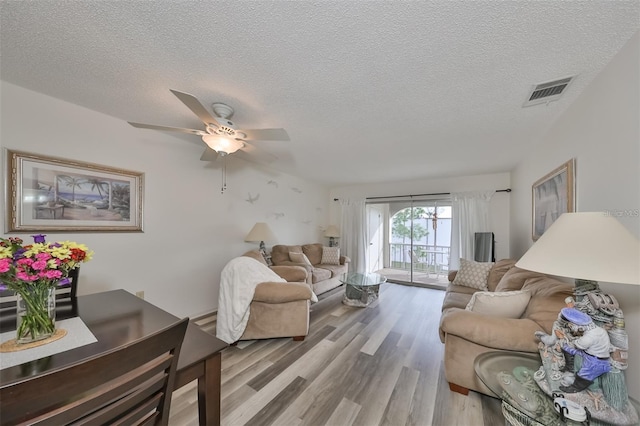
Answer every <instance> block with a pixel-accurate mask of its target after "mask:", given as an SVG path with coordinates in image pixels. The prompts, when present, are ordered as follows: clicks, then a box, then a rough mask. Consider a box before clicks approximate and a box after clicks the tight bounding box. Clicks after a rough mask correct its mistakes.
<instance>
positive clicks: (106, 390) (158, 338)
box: [0, 318, 189, 426]
mask: <svg viewBox="0 0 640 426" xmlns="http://www.w3.org/2000/svg"><path fill="white" fill-rule="evenodd" d="M188 321H189V319H188V318H185V319H183V320H181V321H179V322H176V323H174V324H172V325H171V326H169V327H166V328H164V329H163V330H160V331H158V332H156V333H154V334H152V335H150V336H147V337H145V338H144V339H141V340H138V341H135V342H133V343H130V344H127V345H124V346H121V347H119V348H116V349H113V350H111V351H109V352H105V353H104V354H101V355H98V356H94V357H91V358H88V359H85V360H83V361H80V362H77V363H75V364H71V365H69V366H66V367H63V368H60V369H57V370H53V371H47V372H44V373H42V374H41V375H38V376H35V377H32V378H25V379H23V380H22V381H19V382H16V383H12V384H8V385H6V386H5V385H2V386H1V387H0V404H1V405H0V411H1V412H2V414H1V419H2V424H3V425H5V424H7V425H10V424H30V425H32V424H36V425H56V426H59V425H67V424H71V423H73V424H86V425H104V424H127V425H166V424H167V423H168V419H169V408H170V405H171V394H172V392H173V386H174V380H175V375H176V366H177V363H178V355H179V354H180V348H181V346H182V341H183V340H184V335H185V332H186V330H187V325H188Z"/></svg>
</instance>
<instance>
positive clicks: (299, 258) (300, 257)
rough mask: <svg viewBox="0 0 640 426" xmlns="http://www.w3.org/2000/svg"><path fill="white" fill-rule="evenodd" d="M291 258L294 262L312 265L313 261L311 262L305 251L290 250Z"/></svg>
mask: <svg viewBox="0 0 640 426" xmlns="http://www.w3.org/2000/svg"><path fill="white" fill-rule="evenodd" d="M289 259H290V260H291V261H292V262H296V263H304V264H306V265H309V266H312V265H311V262H309V258H308V257H307V256H305V254H304V253H294V252H292V251H290V252H289Z"/></svg>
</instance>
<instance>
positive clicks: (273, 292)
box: [239, 250, 311, 340]
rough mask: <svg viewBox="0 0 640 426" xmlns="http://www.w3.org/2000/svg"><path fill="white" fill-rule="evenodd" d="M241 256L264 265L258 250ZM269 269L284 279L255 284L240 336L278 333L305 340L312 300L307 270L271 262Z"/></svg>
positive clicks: (263, 335) (266, 337) (270, 336)
mask: <svg viewBox="0 0 640 426" xmlns="http://www.w3.org/2000/svg"><path fill="white" fill-rule="evenodd" d="M243 256H248V257H251V258H253V259H255V260H257V261H258V262H260V263H262V264H263V265H265V266H267V262H265V260H264V258H263V257H262V254H260V252H259V251H258V250H252V251H249V252H247V253H245V254H244V255H243ZM271 269H272V270H273V271H274V272H275V273H276V274H278V275H280V276H281V277H282V278H284V279H285V280H287V282H285V283H283V282H264V283H260V284H258V285H257V286H256V289H255V293H254V295H253V300H252V301H251V304H250V305H249V321H248V322H247V327H246V328H245V330H244V333H243V334H242V336H241V337H240V339H239V340H253V339H272V338H278V337H293V340H304V337H305V336H306V335H307V334H309V306H310V303H311V289H310V288H309V285H308V284H307V270H306V269H305V268H301V267H297V266H273V267H271Z"/></svg>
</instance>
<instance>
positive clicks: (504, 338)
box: [440, 260, 573, 396]
mask: <svg viewBox="0 0 640 426" xmlns="http://www.w3.org/2000/svg"><path fill="white" fill-rule="evenodd" d="M514 265H515V261H514V260H501V261H498V262H496V264H495V265H494V266H493V267H492V269H491V270H490V272H489V277H488V279H487V287H488V291H489V292H494V293H495V292H498V294H499V292H507V291H517V290H528V291H529V292H530V294H531V298H530V300H529V301H528V303H527V305H526V308H525V310H524V313H523V314H522V315H521V316H520V317H519V318H505V317H499V316H495V314H486V313H480V312H473V311H471V310H466V309H465V307H466V306H467V304H468V303H469V301H470V300H471V298H472V295H473V294H474V293H475V292H477V291H478V290H475V289H472V288H469V287H465V286H460V285H455V284H453V281H454V278H455V276H456V271H452V272H451V273H450V274H449V280H450V281H452V282H451V283H450V284H449V286H448V287H447V291H446V295H445V298H444V302H443V305H442V315H441V318H440V340H441V341H442V342H443V343H444V366H445V376H446V378H447V381H448V382H449V388H450V389H451V390H452V391H455V392H459V393H462V394H465V395H466V394H467V393H468V392H469V389H472V390H475V391H477V392H480V393H483V394H485V395H490V396H493V393H492V392H491V391H490V390H489V389H488V388H487V387H486V386H485V385H484V384H483V383H482V382H481V381H480V379H478V378H477V376H476V373H475V370H474V365H473V364H474V360H475V358H476V357H477V356H478V355H480V354H482V353H484V352H489V351H515V352H527V353H538V341H537V339H536V338H535V336H534V333H535V332H536V331H538V330H543V331H544V332H545V333H550V332H551V326H552V325H553V322H554V321H555V320H556V319H557V317H558V313H559V312H560V309H562V308H563V307H564V306H565V298H567V297H568V296H572V295H573V285H572V284H569V283H565V282H562V281H558V280H556V279H554V278H551V277H548V276H546V275H543V274H540V273H536V272H530V271H525V270H523V269H520V268H517V267H515V266H514ZM493 296H496V294H494V295H493ZM496 299H500V300H499V301H498V302H497V303H509V302H508V298H506V297H504V298H496ZM525 303H526V302H525Z"/></svg>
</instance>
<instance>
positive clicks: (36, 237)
mask: <svg viewBox="0 0 640 426" xmlns="http://www.w3.org/2000/svg"><path fill="white" fill-rule="evenodd" d="M32 237H33V242H34V243H36V244H43V243H44V237H46V235H44V234H38V235H32Z"/></svg>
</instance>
